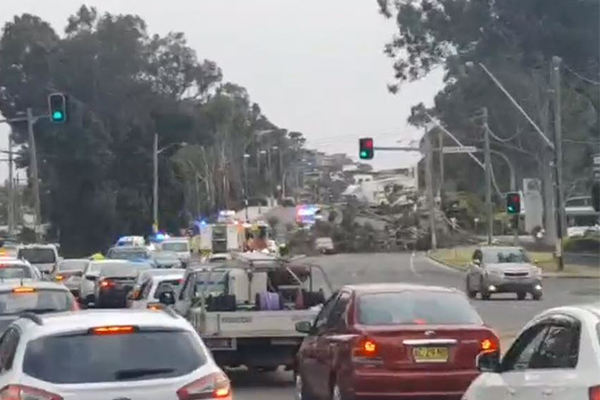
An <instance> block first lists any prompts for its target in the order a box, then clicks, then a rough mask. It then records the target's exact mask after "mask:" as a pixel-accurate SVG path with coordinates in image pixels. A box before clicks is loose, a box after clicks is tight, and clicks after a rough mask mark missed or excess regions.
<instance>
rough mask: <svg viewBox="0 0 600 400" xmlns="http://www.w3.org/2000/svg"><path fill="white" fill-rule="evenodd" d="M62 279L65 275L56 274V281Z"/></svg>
mask: <svg viewBox="0 0 600 400" xmlns="http://www.w3.org/2000/svg"><path fill="white" fill-rule="evenodd" d="M63 279H65V277H64V276H62V275H56V280H57V281H59V282H60V281H62V280H63Z"/></svg>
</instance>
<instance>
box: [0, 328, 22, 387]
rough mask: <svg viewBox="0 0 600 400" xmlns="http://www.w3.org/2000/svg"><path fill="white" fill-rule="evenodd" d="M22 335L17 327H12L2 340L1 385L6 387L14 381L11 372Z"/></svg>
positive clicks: (0, 348)
mask: <svg viewBox="0 0 600 400" xmlns="http://www.w3.org/2000/svg"><path fill="white" fill-rule="evenodd" d="M20 338H21V333H20V332H19V329H18V328H16V327H11V328H8V329H7V330H6V332H4V335H2V338H0V385H1V387H4V386H6V385H7V384H9V383H14V382H11V381H12V377H11V372H12V370H13V361H14V359H15V354H16V352H17V347H18V345H19V340H20Z"/></svg>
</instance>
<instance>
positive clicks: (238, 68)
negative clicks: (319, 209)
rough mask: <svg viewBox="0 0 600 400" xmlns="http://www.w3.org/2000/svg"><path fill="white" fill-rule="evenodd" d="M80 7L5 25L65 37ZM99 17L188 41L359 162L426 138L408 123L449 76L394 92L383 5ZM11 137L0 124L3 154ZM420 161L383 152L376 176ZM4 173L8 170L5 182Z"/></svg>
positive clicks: (297, 126) (33, 2)
mask: <svg viewBox="0 0 600 400" xmlns="http://www.w3.org/2000/svg"><path fill="white" fill-rule="evenodd" d="M81 4H83V2H82V1H80V0H60V1H45V0H18V1H9V0H0V24H1V25H4V23H5V22H6V21H7V20H10V19H12V17H13V16H14V15H15V14H22V13H32V14H36V15H38V16H40V17H41V18H43V19H44V20H46V21H48V22H49V23H50V24H51V25H52V26H53V27H54V29H55V30H56V31H57V33H59V34H62V33H63V29H64V27H65V25H66V21H67V17H68V16H69V15H71V14H73V13H74V12H75V11H76V10H77V9H78V8H79V6H81ZM85 4H87V5H91V6H95V7H97V8H98V10H99V11H100V12H110V13H134V14H138V15H140V16H141V17H142V18H143V19H144V20H145V21H146V22H147V24H148V29H149V31H150V32H151V33H159V34H165V33H167V32H169V31H181V32H184V33H185V35H186V37H187V38H188V41H189V44H190V45H191V46H192V47H193V48H194V49H195V50H196V52H197V53H198V56H199V58H208V59H211V60H214V61H216V62H217V63H218V64H219V66H220V67H221V68H222V69H223V72H224V78H225V80H228V81H232V82H235V83H238V84H240V85H242V86H244V87H246V88H247V89H248V91H249V93H250V96H251V98H252V100H253V101H255V102H257V103H259V104H260V106H261V108H262V110H263V112H264V113H265V115H267V117H268V118H269V119H270V120H271V121H273V122H274V123H275V124H277V125H278V126H280V127H283V128H287V129H289V130H296V131H301V132H303V133H304V134H305V136H306V137H307V138H308V143H309V147H313V148H319V149H321V150H323V151H326V152H329V153H333V152H345V153H347V154H349V155H350V156H352V157H354V156H355V155H356V153H357V147H358V138H359V137H361V136H373V137H374V138H375V145H376V146H377V145H384V144H385V145H392V144H394V143H395V142H396V141H398V140H401V139H405V138H407V139H410V138H415V137H418V136H419V133H418V132H417V131H416V130H415V129H414V128H411V127H409V126H407V124H406V118H407V117H408V115H409V114H410V108H411V106H412V105H414V104H417V103H419V102H421V101H423V102H425V103H426V104H428V103H431V102H432V100H433V96H434V95H435V93H436V92H437V91H438V90H439V89H440V87H441V71H437V72H436V73H434V74H432V75H431V76H429V77H428V78H426V79H424V80H422V81H419V82H415V83H412V84H408V85H405V86H403V87H402V91H401V92H400V93H399V94H397V95H391V94H389V93H388V91H387V88H386V84H387V83H389V82H391V78H392V74H393V71H392V60H390V59H389V58H387V57H386V56H385V55H384V54H383V51H382V49H383V46H384V44H385V43H386V42H387V41H388V40H389V39H390V38H391V37H392V35H393V33H394V31H395V27H394V25H393V23H392V22H391V21H388V20H385V19H384V18H383V17H382V16H381V15H380V14H379V13H378V6H377V2H376V1H375V0H325V1H324V0H169V1H164V0H162V1H158V0H96V1H87V2H85ZM7 133H8V129H7V127H6V125H4V124H0V148H2V149H4V148H6V146H7V145H6V143H7ZM416 157H417V158H418V155H416V154H412V155H409V154H407V153H387V154H383V153H379V154H377V155H376V160H375V162H374V163H373V165H374V167H375V168H391V167H396V166H398V167H400V166H405V165H406V164H411V163H414V160H415V158H416ZM5 176H6V165H5V163H2V164H1V165H0V179H2V180H3V179H4V178H5Z"/></svg>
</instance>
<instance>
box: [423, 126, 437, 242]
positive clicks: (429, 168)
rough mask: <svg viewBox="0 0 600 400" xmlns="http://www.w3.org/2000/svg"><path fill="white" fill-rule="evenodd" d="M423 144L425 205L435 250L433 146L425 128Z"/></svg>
mask: <svg viewBox="0 0 600 400" xmlns="http://www.w3.org/2000/svg"><path fill="white" fill-rule="evenodd" d="M423 140H424V144H425V185H426V186H427V207H428V208H429V230H430V231H431V249H432V250H437V236H436V232H435V200H434V198H433V148H432V147H431V138H430V137H429V133H428V132H427V130H425V136H424V137H423Z"/></svg>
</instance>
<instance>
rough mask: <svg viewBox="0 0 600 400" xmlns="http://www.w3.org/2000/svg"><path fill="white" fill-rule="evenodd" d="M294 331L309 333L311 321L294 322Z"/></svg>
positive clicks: (310, 331)
mask: <svg viewBox="0 0 600 400" xmlns="http://www.w3.org/2000/svg"><path fill="white" fill-rule="evenodd" d="M296 331H298V332H300V333H306V334H310V333H312V323H311V322H310V321H299V322H296Z"/></svg>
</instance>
